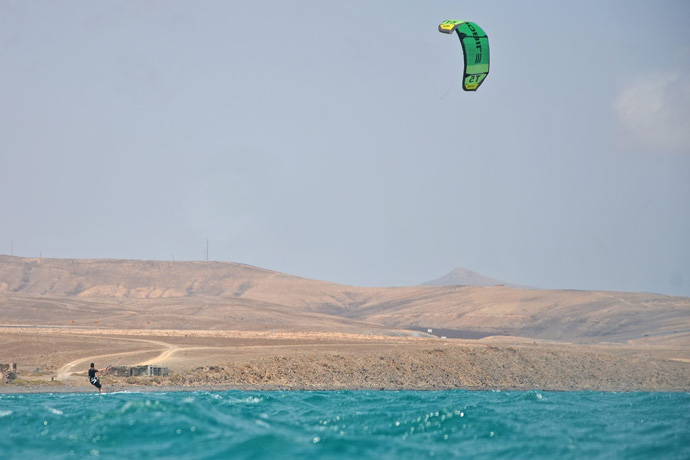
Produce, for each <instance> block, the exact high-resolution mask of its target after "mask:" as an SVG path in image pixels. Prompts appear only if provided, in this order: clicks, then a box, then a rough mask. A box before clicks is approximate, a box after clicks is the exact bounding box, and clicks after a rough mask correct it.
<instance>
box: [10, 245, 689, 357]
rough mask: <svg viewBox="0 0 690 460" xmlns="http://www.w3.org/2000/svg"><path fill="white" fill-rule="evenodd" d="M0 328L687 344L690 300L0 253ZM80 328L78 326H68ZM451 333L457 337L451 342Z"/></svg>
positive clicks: (231, 265)
mask: <svg viewBox="0 0 690 460" xmlns="http://www.w3.org/2000/svg"><path fill="white" fill-rule="evenodd" d="M0 305H2V309H1V310H0V322H2V323H9V324H27V322H28V323H29V324H32V322H36V323H37V324H54V325H71V324H77V325H93V324H95V323H94V322H95V321H99V324H101V325H102V326H106V327H143V325H144V324H147V325H148V326H150V327H155V328H166V329H179V328H190V329H207V328H211V329H245V330H247V329H260V328H266V327H268V328H270V329H287V330H321V331H328V330H332V331H353V332H363V331H364V332H371V331H372V330H379V329H409V328H416V329H425V328H433V329H445V330H447V332H448V333H449V334H452V331H453V330H455V331H475V332H482V333H484V334H498V335H510V336H518V337H527V338H538V339H548V340H559V341H565V342H583V343H592V342H595V343H596V342H612V341H615V342H624V341H631V340H634V341H644V340H654V341H655V343H657V344H659V343H660V342H663V341H669V343H677V344H678V345H688V344H689V342H688V337H690V298H685V297H673V296H664V295H656V294H636V293H614V292H595V291H564V290H558V291H555V290H527V289H515V288H509V287H503V286H495V287H459V286H413V287H402V288H361V287H354V286H343V285H338V284H334V283H328V282H323V281H314V280H308V279H304V278H299V277H295V276H290V275H285V274H281V273H277V272H273V271H270V270H264V269H260V268H256V267H251V266H247V265H241V264H234V263H218V262H209V263H207V262H155V261H122V260H69V259H24V258H18V257H8V256H0ZM72 321H74V323H72ZM451 336H452V335H451Z"/></svg>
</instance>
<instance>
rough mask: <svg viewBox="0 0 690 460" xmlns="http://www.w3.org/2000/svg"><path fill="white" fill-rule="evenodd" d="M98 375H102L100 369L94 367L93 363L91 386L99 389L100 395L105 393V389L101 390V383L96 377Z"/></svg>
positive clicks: (90, 374) (90, 376) (90, 375)
mask: <svg viewBox="0 0 690 460" xmlns="http://www.w3.org/2000/svg"><path fill="white" fill-rule="evenodd" d="M96 374H98V375H101V373H100V372H99V371H98V369H96V368H95V367H94V364H93V363H91V369H89V382H91V385H93V386H95V387H96V388H98V392H99V393H103V389H102V388H101V382H100V381H99V380H98V377H96Z"/></svg>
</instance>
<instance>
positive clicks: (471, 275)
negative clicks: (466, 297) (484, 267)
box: [422, 268, 524, 287]
mask: <svg viewBox="0 0 690 460" xmlns="http://www.w3.org/2000/svg"><path fill="white" fill-rule="evenodd" d="M422 285H424V286H508V287H524V286H519V285H517V284H512V283H506V282H505V281H500V280H497V279H495V278H491V277H488V276H485V275H480V274H479V273H476V272H473V271H472V270H467V269H465V268H456V269H455V270H453V271H452V272H450V273H448V274H447V275H444V276H442V277H440V278H437V279H435V280H431V281H427V282H425V283H422Z"/></svg>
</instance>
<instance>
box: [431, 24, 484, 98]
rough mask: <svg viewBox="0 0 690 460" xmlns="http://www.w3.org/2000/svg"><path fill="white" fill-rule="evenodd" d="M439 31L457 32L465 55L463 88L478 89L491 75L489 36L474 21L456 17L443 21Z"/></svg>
mask: <svg viewBox="0 0 690 460" xmlns="http://www.w3.org/2000/svg"><path fill="white" fill-rule="evenodd" d="M438 31H439V32H442V33H444V34H452V33H453V31H455V32H457V34H458V37H459V38H460V43H461V44H462V50H463V52H464V55H465V67H464V71H463V77H462V89H464V90H465V91H477V88H479V86H480V85H481V84H482V83H484V79H486V76H487V75H489V37H488V36H487V35H486V33H484V31H483V30H482V28H481V27H479V26H478V25H477V24H475V23H474V22H469V21H457V20H455V19H450V20H448V21H443V22H442V23H441V24H440V25H439V26H438Z"/></svg>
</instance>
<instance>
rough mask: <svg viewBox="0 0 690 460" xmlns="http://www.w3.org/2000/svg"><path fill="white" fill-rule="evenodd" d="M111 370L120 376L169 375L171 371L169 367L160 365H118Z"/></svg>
mask: <svg viewBox="0 0 690 460" xmlns="http://www.w3.org/2000/svg"><path fill="white" fill-rule="evenodd" d="M110 372H111V373H112V374H114V375H117V376H118V377H168V376H169V375H170V372H169V371H168V368H167V367H160V366H151V365H147V366H117V367H112V368H111V369H110Z"/></svg>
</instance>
